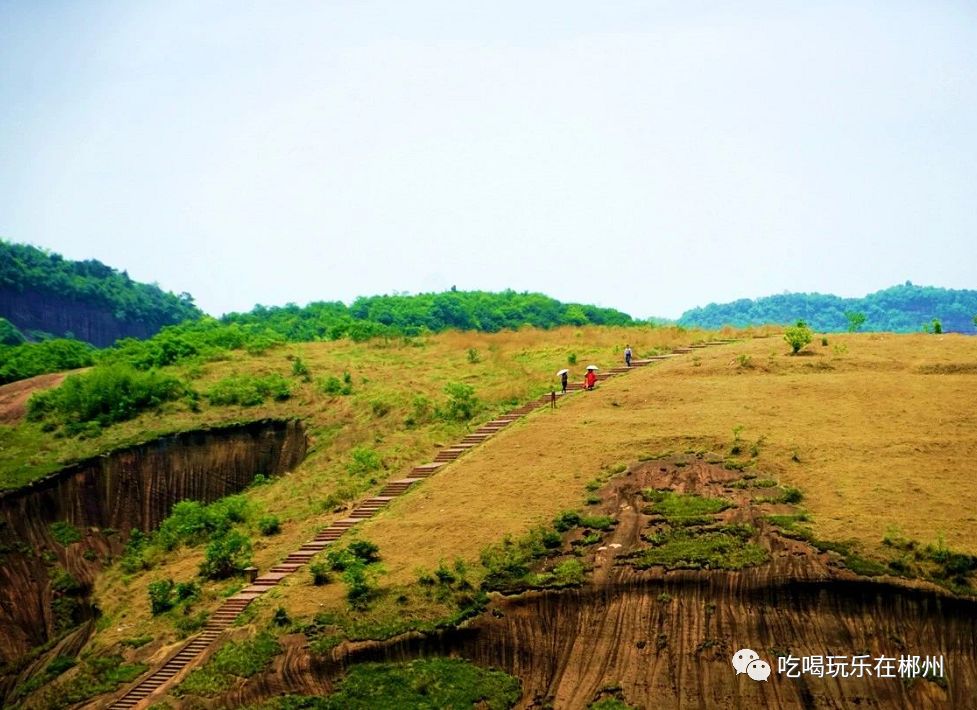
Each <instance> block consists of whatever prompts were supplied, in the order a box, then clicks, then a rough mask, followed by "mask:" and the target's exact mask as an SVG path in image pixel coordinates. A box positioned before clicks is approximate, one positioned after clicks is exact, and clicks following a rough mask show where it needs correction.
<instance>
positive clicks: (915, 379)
mask: <svg viewBox="0 0 977 710" xmlns="http://www.w3.org/2000/svg"><path fill="white" fill-rule="evenodd" d="M809 350H810V354H807V355H802V356H799V357H790V356H788V355H786V354H785V352H786V347H785V345H784V343H783V341H782V340H780V339H778V338H770V339H759V340H752V341H746V342H743V343H737V344H733V345H729V346H724V347H720V348H715V349H708V350H704V351H700V352H697V353H695V354H694V355H688V356H685V357H684V358H682V359H681V360H676V361H671V362H667V363H664V364H661V365H656V366H653V367H649V368H645V369H644V370H641V371H638V372H635V373H632V374H630V375H629V376H627V377H626V378H621V379H618V380H614V381H611V382H608V383H606V384H605V385H603V387H601V388H600V389H599V390H598V391H596V392H593V393H584V394H581V395H578V396H575V397H573V398H572V400H570V401H567V402H565V403H564V404H563V406H561V407H560V409H559V410H558V411H557V412H550V411H547V410H543V411H540V412H538V413H536V414H534V415H532V416H531V417H530V418H529V419H528V420H527V421H525V422H524V423H522V424H519V425H517V426H515V427H512V428H511V429H510V430H507V431H505V432H504V433H502V434H500V435H499V436H497V437H495V438H494V439H493V440H492V441H491V442H490V443H487V444H486V445H484V446H482V447H480V448H479V449H477V450H476V451H474V452H472V453H470V454H468V455H467V456H465V457H464V458H462V459H461V460H459V461H458V462H456V463H455V464H454V465H452V466H450V467H448V468H446V469H444V470H443V471H441V472H439V473H438V474H437V475H436V476H434V477H433V478H432V479H430V480H429V481H427V482H425V483H424V484H423V486H422V487H420V488H418V489H417V490H415V491H412V492H411V493H409V494H408V495H406V496H404V497H403V498H402V499H400V500H398V501H396V502H395V503H394V504H393V505H392V506H391V507H390V508H389V509H388V510H387V511H385V512H384V513H382V514H381V515H380V516H379V517H377V518H376V519H374V520H372V521H370V522H368V523H366V524H365V525H364V526H363V528H362V533H361V534H362V535H363V536H364V537H366V538H368V539H370V540H372V541H374V542H376V543H378V544H379V545H380V547H381V550H382V551H383V553H384V559H385V563H386V565H387V567H388V569H389V571H390V581H391V582H406V581H408V580H409V579H410V578H411V577H412V575H413V574H414V569H415V568H416V567H418V566H422V567H430V566H432V565H435V564H437V562H438V560H440V559H451V558H453V557H455V556H461V557H466V558H474V557H475V556H477V554H478V552H479V550H480V549H482V548H483V547H484V546H485V545H487V544H489V543H492V542H496V541H498V540H499V539H500V538H501V537H502V535H504V534H507V533H520V532H523V531H525V530H526V529H527V528H529V527H531V526H532V525H534V524H537V523H542V522H546V521H548V520H550V519H551V518H552V516H553V515H555V514H556V513H557V512H558V511H560V510H561V509H564V508H568V507H577V506H579V505H580V502H581V500H582V498H583V495H584V490H583V486H584V484H585V482H586V481H588V480H589V479H591V478H593V477H595V476H596V475H598V474H599V473H600V472H601V470H602V468H604V467H607V466H609V465H612V464H614V463H617V462H624V461H629V460H634V459H635V458H637V457H638V456H639V455H641V454H654V453H658V452H662V451H669V450H671V451H676V450H677V451H682V450H686V449H690V448H691V449H699V450H703V449H705V450H711V451H714V452H716V453H717V454H718V455H720V456H722V455H728V452H729V448H730V446H731V443H732V439H733V428H734V427H737V426H739V427H742V433H741V436H742V438H743V439H744V440H745V441H746V444H745V447H746V448H749V446H750V445H751V444H752V443H753V442H755V441H756V440H757V439H760V438H761V437H763V442H762V443H761V444H760V447H759V448H760V456H759V458H758V470H759V471H761V472H765V473H767V474H771V475H773V476H774V477H776V478H779V479H780V480H781V481H782V482H783V483H786V484H791V485H795V486H797V487H799V488H801V489H802V490H803V491H804V493H805V496H806V497H805V502H804V504H805V505H806V506H807V508H808V509H809V510H810V511H811V513H812V515H813V519H814V527H815V530H816V532H817V534H818V535H819V536H821V537H824V538H828V539H836V540H838V539H852V538H853V539H856V540H858V541H860V542H862V543H863V544H865V545H866V546H867V547H868V548H871V547H873V546H877V545H879V544H880V543H881V539H882V537H883V535H884V534H885V533H886V531H887V530H888V529H890V528H897V529H898V530H900V531H901V532H902V533H903V534H905V535H907V536H909V537H912V538H915V539H918V540H921V541H923V542H935V541H936V540H937V538H938V537H940V536H943V537H945V539H946V542H947V544H948V545H950V546H951V547H953V548H956V549H959V550H962V551H966V552H969V553H977V542H975V539H977V536H975V535H977V513H975V507H974V501H975V500H977V479H975V477H974V476H973V474H972V469H973V465H974V461H975V460H977V410H975V408H974V406H973V401H974V394H975V390H977V377H975V376H974V375H973V374H946V375H944V374H924V373H926V372H927V371H931V370H932V369H933V367H932V366H933V365H937V364H939V365H942V366H943V367H942V369H943V370H963V371H967V370H968V364H969V365H970V368H969V370H970V371H971V372H972V371H973V367H972V365H973V363H975V362H977V340H975V339H973V338H967V337H963V336H942V337H937V336H925V335H918V336H917V335H910V336H891V335H853V336H847V335H846V336H833V337H831V346H830V347H821V346H820V345H817V344H815V345H814V346H811V348H809ZM739 355H744V356H748V357H749V358H750V362H749V363H748V365H747V366H742V365H741V361H740V358H739V357H738V356H739ZM744 360H745V359H744ZM954 366H957V367H954ZM937 369H940V368H937ZM795 452H796V454H797V456H798V458H799V459H800V462H799V463H798V462H795V461H793V460H792V457H793V454H794V453H795Z"/></svg>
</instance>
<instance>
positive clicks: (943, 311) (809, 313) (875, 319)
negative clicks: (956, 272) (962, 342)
mask: <svg viewBox="0 0 977 710" xmlns="http://www.w3.org/2000/svg"><path fill="white" fill-rule="evenodd" d="M846 312H857V313H861V314H863V315H864V316H865V323H864V324H863V325H862V326H861V328H860V329H861V330H876V331H891V332H895V333H909V332H914V331H919V330H921V329H923V328H924V327H925V326H930V327H932V323H933V319H934V318H936V319H938V320H939V321H940V323H941V324H942V327H943V331H944V332H960V333H973V332H975V326H974V318H975V316H977V291H973V290H954V289H948V288H936V287H933V286H915V285H913V284H912V283H910V282H909V281H907V282H906V283H905V284H903V285H902V286H893V287H892V288H887V289H884V290H882V291H876V292H875V293H870V294H869V295H867V296H865V297H864V298H841V297H840V296H833V295H830V294H821V293H785V294H783V295H779V296H766V297H764V298H757V299H754V300H751V299H748V298H745V299H742V300H739V301H733V302H731V303H721V304H717V303H710V304H709V305H708V306H703V307H701V308H693V309H692V310H689V311H686V312H685V313H683V314H682V317H681V318H679V323H680V324H681V325H684V326H690V327H691V326H698V327H701V328H721V327H722V326H724V325H732V326H749V325H761V324H764V323H793V322H794V321H797V320H803V321H805V322H807V324H808V325H810V326H811V327H812V328H814V329H815V330H817V331H821V332H833V331H843V330H847V329H848V319H847V318H846V317H845V313H846Z"/></svg>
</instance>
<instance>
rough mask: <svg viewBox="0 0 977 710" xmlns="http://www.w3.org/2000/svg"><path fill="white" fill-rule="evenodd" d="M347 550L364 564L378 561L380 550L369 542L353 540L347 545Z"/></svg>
mask: <svg viewBox="0 0 977 710" xmlns="http://www.w3.org/2000/svg"><path fill="white" fill-rule="evenodd" d="M348 549H349V551H350V553H351V554H352V555H353V556H354V557H355V558H356V559H358V560H360V561H362V562H364V563H366V564H370V563H371V562H376V561H378V560H379V559H380V548H379V547H378V546H377V545H375V544H374V543H372V542H370V541H369V540H354V541H353V542H351V543H349V547H348Z"/></svg>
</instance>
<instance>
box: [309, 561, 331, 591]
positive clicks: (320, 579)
mask: <svg viewBox="0 0 977 710" xmlns="http://www.w3.org/2000/svg"><path fill="white" fill-rule="evenodd" d="M309 574H311V575H312V584H314V585H315V586H317V587H321V586H322V585H323V584H329V567H328V566H327V565H326V564H325V563H322V562H313V563H312V564H310V565H309Z"/></svg>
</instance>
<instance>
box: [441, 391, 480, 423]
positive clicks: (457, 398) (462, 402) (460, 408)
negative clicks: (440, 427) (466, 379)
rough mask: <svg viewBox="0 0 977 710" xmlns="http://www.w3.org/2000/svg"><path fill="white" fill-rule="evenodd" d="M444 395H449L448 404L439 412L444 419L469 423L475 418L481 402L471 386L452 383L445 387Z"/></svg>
mask: <svg viewBox="0 0 977 710" xmlns="http://www.w3.org/2000/svg"><path fill="white" fill-rule="evenodd" d="M444 393H445V394H446V395H448V402H447V403H446V404H445V407H444V409H442V410H441V411H440V412H439V413H440V415H441V418H442V419H445V420H448V421H458V422H467V421H468V420H469V419H471V418H472V417H473V416H475V412H476V411H478V407H479V402H478V398H477V397H476V396H475V389H474V388H473V387H472V386H471V385H466V384H462V383H460V382H452V383H449V384H447V385H445V387H444Z"/></svg>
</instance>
